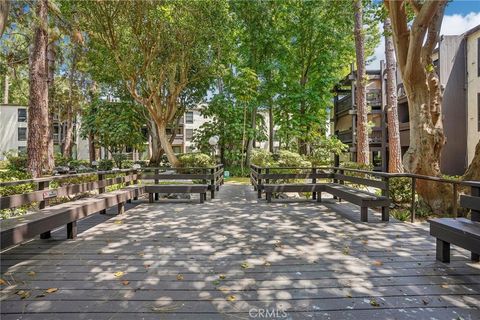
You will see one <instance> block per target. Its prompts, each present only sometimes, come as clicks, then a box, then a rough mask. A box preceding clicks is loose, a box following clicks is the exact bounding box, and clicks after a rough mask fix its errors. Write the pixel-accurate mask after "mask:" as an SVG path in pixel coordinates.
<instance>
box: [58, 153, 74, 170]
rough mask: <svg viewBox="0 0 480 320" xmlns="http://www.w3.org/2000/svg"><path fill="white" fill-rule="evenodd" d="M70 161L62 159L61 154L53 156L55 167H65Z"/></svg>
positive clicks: (65, 158)
mask: <svg viewBox="0 0 480 320" xmlns="http://www.w3.org/2000/svg"><path fill="white" fill-rule="evenodd" d="M70 161H71V160H70V158H67V157H64V156H63V155H62V154H61V153H56V154H55V166H56V167H67V166H68V163H69V162H70Z"/></svg>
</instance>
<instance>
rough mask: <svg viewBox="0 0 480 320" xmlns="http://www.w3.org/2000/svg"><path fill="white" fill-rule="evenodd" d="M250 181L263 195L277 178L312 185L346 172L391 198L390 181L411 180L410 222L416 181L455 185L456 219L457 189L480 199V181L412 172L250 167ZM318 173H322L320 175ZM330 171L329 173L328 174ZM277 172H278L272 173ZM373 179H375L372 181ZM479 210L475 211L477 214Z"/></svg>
mask: <svg viewBox="0 0 480 320" xmlns="http://www.w3.org/2000/svg"><path fill="white" fill-rule="evenodd" d="M250 169H251V170H250V181H251V183H252V185H253V187H254V189H255V190H256V191H257V192H258V193H259V194H261V192H262V185H263V184H264V183H266V184H268V183H270V181H272V180H274V179H282V180H283V179H311V180H312V183H316V179H318V178H327V179H331V180H333V182H337V181H335V180H336V179H335V174H341V175H342V177H344V178H345V177H346V176H345V173H351V174H352V173H356V174H359V175H365V176H366V177H368V178H365V177H355V176H349V177H348V178H349V180H350V182H352V183H356V182H358V183H359V184H365V185H369V186H371V187H374V188H379V189H382V188H385V189H384V192H383V195H385V196H387V197H389V196H390V190H389V181H390V179H392V178H409V179H410V186H411V202H410V221H411V222H415V211H416V205H415V197H416V185H417V181H419V180H423V181H431V182H436V183H447V184H450V185H452V197H453V199H454V201H453V203H452V211H453V212H452V214H453V216H454V217H458V198H459V197H458V190H459V188H460V187H465V188H470V194H471V196H472V197H480V181H460V180H453V179H445V178H440V177H431V176H425V175H419V174H412V173H386V172H376V171H368V170H359V169H349V168H343V167H313V168H312V167H303V168H298V167H259V166H255V165H251V167H250ZM292 170H295V171H300V172H301V173H293V174H292V173H282V172H281V171H292ZM319 171H322V172H321V173H319ZM325 171H327V172H325ZM271 172H275V173H273V174H272V173H271ZM372 178H373V179H372ZM477 212H480V208H479V210H478V211H475V212H473V213H474V214H477ZM478 214H479V215H480V213H478Z"/></svg>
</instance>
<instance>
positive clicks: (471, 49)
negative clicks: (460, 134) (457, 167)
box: [467, 30, 480, 165]
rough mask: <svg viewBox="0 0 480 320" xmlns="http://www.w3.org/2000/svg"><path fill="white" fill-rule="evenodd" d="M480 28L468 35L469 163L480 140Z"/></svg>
mask: <svg viewBox="0 0 480 320" xmlns="http://www.w3.org/2000/svg"><path fill="white" fill-rule="evenodd" d="M479 38H480V30H477V31H476V32H473V33H471V34H469V35H468V36H467V164H468V165H469V164H470V163H471V162H472V160H473V157H474V154H475V146H476V145H477V143H478V141H479V140H480V128H479V120H480V119H478V117H479V116H480V114H479V113H480V110H479V108H480V102H479V101H478V99H480V97H479V93H480V76H479V74H478V64H479V63H480V61H478V50H479V49H480V48H479V47H478V46H479V43H478V39H479Z"/></svg>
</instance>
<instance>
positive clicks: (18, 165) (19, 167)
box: [4, 151, 27, 172]
mask: <svg viewBox="0 0 480 320" xmlns="http://www.w3.org/2000/svg"><path fill="white" fill-rule="evenodd" d="M4 155H5V158H7V161H8V163H7V165H6V169H7V170H9V171H22V172H26V170H27V155H26V154H25V153H19V154H18V155H17V154H16V153H15V152H13V151H8V152H5V153H4Z"/></svg>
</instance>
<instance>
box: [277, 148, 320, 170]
mask: <svg viewBox="0 0 480 320" xmlns="http://www.w3.org/2000/svg"><path fill="white" fill-rule="evenodd" d="M276 166H278V167H296V168H298V167H311V166H312V163H311V162H310V161H308V160H305V159H304V158H303V157H302V156H301V155H300V154H298V153H296V152H292V151H286V150H281V151H280V153H279V154H278V161H277V163H276Z"/></svg>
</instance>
